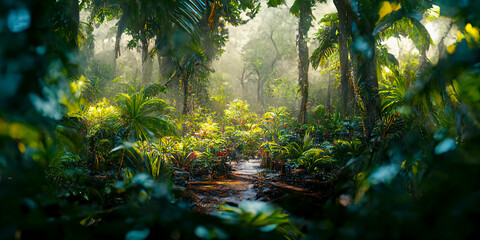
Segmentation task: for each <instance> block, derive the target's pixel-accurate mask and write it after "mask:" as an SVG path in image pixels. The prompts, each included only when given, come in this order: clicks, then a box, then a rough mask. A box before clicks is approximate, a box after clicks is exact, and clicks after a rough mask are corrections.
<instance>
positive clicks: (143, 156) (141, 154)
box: [112, 142, 171, 180]
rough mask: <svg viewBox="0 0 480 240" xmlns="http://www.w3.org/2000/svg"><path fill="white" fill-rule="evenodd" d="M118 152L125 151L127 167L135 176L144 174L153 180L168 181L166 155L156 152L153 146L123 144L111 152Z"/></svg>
mask: <svg viewBox="0 0 480 240" xmlns="http://www.w3.org/2000/svg"><path fill="white" fill-rule="evenodd" d="M118 150H125V151H126V158H127V159H128V160H129V164H128V167H130V168H132V169H133V170H134V171H135V172H136V173H137V174H138V173H146V174H148V175H150V176H151V177H152V178H153V179H155V180H156V179H168V177H169V175H170V174H171V171H170V168H169V167H168V165H167V157H168V155H167V153H166V152H160V151H158V150H157V149H156V148H155V147H154V145H152V144H150V143H148V142H135V143H127V142H125V143H123V144H122V145H120V146H119V147H116V148H114V149H113V150H112V152H115V151H118Z"/></svg>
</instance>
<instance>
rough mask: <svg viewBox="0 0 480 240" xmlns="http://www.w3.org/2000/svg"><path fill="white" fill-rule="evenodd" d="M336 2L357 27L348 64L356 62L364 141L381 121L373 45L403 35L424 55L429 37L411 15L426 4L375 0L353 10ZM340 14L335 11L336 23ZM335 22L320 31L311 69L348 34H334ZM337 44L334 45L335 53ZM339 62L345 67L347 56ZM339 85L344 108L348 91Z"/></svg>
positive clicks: (375, 50)
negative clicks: (343, 35) (319, 39)
mask: <svg viewBox="0 0 480 240" xmlns="http://www.w3.org/2000/svg"><path fill="white" fill-rule="evenodd" d="M336 2H337V4H339V6H341V8H342V11H344V12H345V13H343V14H347V16H348V18H349V20H350V21H352V22H353V23H355V24H356V26H357V28H356V29H357V31H356V32H355V33H354V34H353V35H352V40H351V41H352V46H351V59H352V61H358V63H356V64H354V65H356V67H358V69H357V71H356V72H355V75H356V76H355V78H356V79H358V88H359V92H360V96H361V97H362V100H363V105H364V110H365V112H366V116H365V118H364V125H365V128H364V129H365V133H364V135H365V137H366V138H369V137H370V135H371V133H372V130H373V127H374V125H375V121H376V120H377V119H379V118H381V110H380V98H379V94H378V79H377V59H378V58H377V55H378V54H379V53H380V52H378V50H377V43H379V41H380V40H382V39H386V38H389V37H392V36H397V35H398V33H399V32H404V33H406V34H407V35H408V36H409V37H410V38H411V39H412V40H413V41H414V43H415V45H416V47H417V48H418V49H419V51H420V52H421V53H422V56H426V55H425V54H426V51H427V50H428V46H429V45H430V43H431V40H430V35H429V34H428V31H427V30H426V29H425V27H424V26H423V25H422V24H421V23H420V21H419V20H417V19H416V18H415V17H413V16H414V15H416V14H417V13H422V11H423V10H424V9H426V8H427V7H428V6H429V5H428V4H427V3H425V2H424V1H415V2H411V3H410V2H409V1H406V2H407V3H406V4H405V6H401V5H400V4H393V3H392V4H390V2H385V1H376V2H375V3H370V2H363V1H358V6H359V7H358V8H356V10H357V11H354V9H353V8H352V5H351V4H350V2H349V1H346V0H343V2H342V0H336ZM339 8H340V7H339ZM340 12H341V11H340V10H339V16H338V19H339V20H340ZM379 16H380V18H379ZM339 22H340V21H338V24H339V25H338V26H333V25H332V26H330V28H329V29H325V30H324V33H323V34H322V36H324V39H322V40H321V44H320V46H319V47H318V48H317V50H316V51H315V52H314V53H313V54H312V64H313V65H314V66H315V65H317V66H318V63H319V62H320V61H322V59H325V58H326V57H328V56H329V55H330V54H331V52H332V49H333V48H336V46H335V45H334V43H335V42H338V43H340V41H341V38H343V37H341V36H338V35H341V33H344V34H347V37H348V34H350V32H349V31H346V32H345V31H343V32H342V31H338V33H339V34H338V35H337V34H336V31H337V29H340V28H341V27H340V23H339ZM327 30H328V31H327ZM333 33H335V34H333ZM347 40H348V39H347ZM340 45H341V44H339V46H338V49H339V50H340ZM342 50H344V49H342ZM343 54H345V52H344V53H343ZM340 55H341V54H340ZM390 57H391V56H390ZM343 60H344V61H343V62H342V58H341V59H340V62H341V63H340V64H341V65H342V64H344V65H345V64H346V65H347V66H348V55H347V57H346V58H345V57H344V58H343ZM345 61H346V63H345ZM347 70H348V69H347ZM348 71H349V70H348ZM345 75H347V74H346V73H345V74H342V76H345ZM343 83H344V80H343V79H342V99H343V103H342V105H343V106H344V107H345V104H346V100H345V99H344V97H345V95H346V96H348V89H347V88H346V87H345V88H344V86H346V85H343ZM345 92H347V94H345ZM349 98H352V97H349ZM344 109H345V108H344Z"/></svg>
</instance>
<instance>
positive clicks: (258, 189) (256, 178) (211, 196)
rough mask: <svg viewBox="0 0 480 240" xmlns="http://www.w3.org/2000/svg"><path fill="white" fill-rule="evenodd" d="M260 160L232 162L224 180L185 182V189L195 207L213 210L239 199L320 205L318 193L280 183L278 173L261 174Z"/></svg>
mask: <svg viewBox="0 0 480 240" xmlns="http://www.w3.org/2000/svg"><path fill="white" fill-rule="evenodd" d="M261 162H262V160H261V159H245V160H239V161H238V162H232V163H231V166H232V168H233V171H232V174H231V175H230V177H229V178H228V179H225V180H213V181H191V182H188V183H187V185H186V190H187V192H188V193H189V195H190V196H191V198H192V200H193V202H194V209H195V210H197V211H200V212H204V213H214V212H217V211H218V210H219V205H221V204H230V205H234V206H236V205H238V204H239V203H240V202H242V201H254V200H257V201H268V202H273V203H275V204H277V205H280V206H281V207H283V208H286V209H290V208H291V205H292V206H298V203H305V204H310V206H314V205H315V206H320V204H319V202H320V201H319V200H321V199H322V198H323V195H322V194H321V193H319V192H315V191H311V190H307V189H304V188H299V187H295V186H292V185H290V184H285V183H281V182H280V181H278V180H279V178H280V176H279V175H278V174H265V173H262V170H263V169H262V168H261ZM312 204H313V205H312ZM290 210H291V211H293V212H296V211H297V210H296V209H290Z"/></svg>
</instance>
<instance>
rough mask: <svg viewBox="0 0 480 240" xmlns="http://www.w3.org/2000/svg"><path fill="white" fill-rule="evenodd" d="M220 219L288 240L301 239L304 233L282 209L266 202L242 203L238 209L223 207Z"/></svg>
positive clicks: (228, 206)
mask: <svg viewBox="0 0 480 240" xmlns="http://www.w3.org/2000/svg"><path fill="white" fill-rule="evenodd" d="M220 207H221V209H222V212H221V214H220V215H219V217H220V218H222V219H224V220H226V221H227V222H230V223H235V224H241V225H246V226H252V227H256V228H259V229H260V230H261V231H263V232H272V231H278V232H280V233H281V234H282V235H283V236H284V237H285V238H286V239H291V238H295V237H300V236H301V235H302V233H301V232H300V230H299V229H297V228H296V227H295V225H293V224H292V223H291V221H290V218H289V216H288V215H287V214H285V213H282V209H280V208H276V207H274V206H272V205H270V204H268V203H266V202H260V201H255V202H254V201H242V202H241V203H240V204H239V205H238V207H234V206H230V205H221V206H220Z"/></svg>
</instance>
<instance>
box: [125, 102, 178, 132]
mask: <svg viewBox="0 0 480 240" xmlns="http://www.w3.org/2000/svg"><path fill="white" fill-rule="evenodd" d="M117 102H118V104H119V112H120V119H121V125H122V126H123V127H125V129H127V131H128V136H129V138H131V139H139V140H148V139H150V136H156V137H161V136H168V135H172V134H175V127H174V126H173V125H172V124H171V123H170V122H169V121H168V120H166V119H164V118H163V117H160V116H158V115H154V114H158V113H161V112H162V111H164V110H165V109H167V108H168V105H167V103H166V102H165V101H164V100H162V99H158V98H149V97H147V96H146V95H145V93H143V92H134V93H133V94H123V93H121V94H118V95H117Z"/></svg>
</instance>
